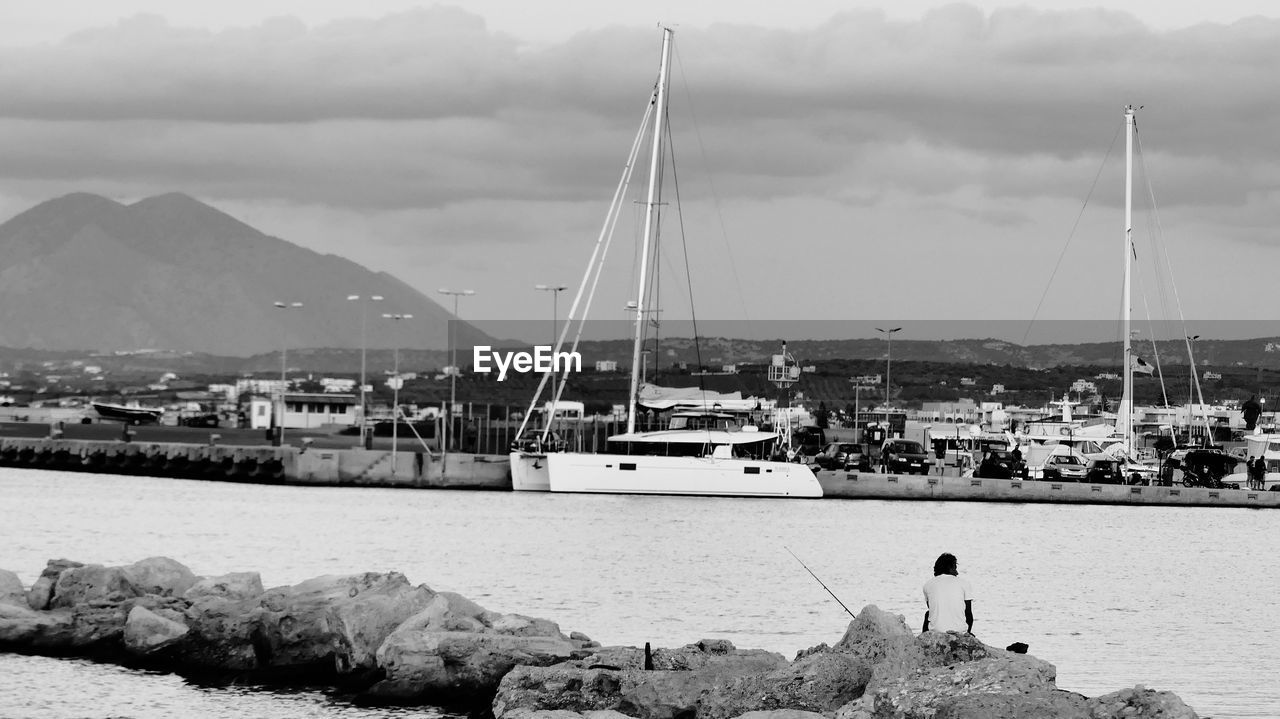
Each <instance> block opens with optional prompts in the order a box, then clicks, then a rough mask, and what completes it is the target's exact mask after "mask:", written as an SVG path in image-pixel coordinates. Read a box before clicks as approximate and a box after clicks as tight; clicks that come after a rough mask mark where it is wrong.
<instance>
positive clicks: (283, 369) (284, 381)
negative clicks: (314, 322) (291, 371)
mask: <svg viewBox="0 0 1280 719" xmlns="http://www.w3.org/2000/svg"><path fill="white" fill-rule="evenodd" d="M275 306H276V307H278V308H280V309H282V310H287V309H292V308H297V307H301V306H302V303H301V302H276V303H275ZM288 349H289V334H288V333H287V332H281V333H280V415H279V418H280V419H279V422H277V425H278V427H277V428H276V431H277V433H278V436H279V438H280V446H281V447H283V446H284V413H285V409H286V407H287V404H286V402H285V398H284V393H285V392H286V391H287V390H288V389H289V380H288V378H287V377H286V375H287V373H288V364H287V362H286V360H285V354H286V353H287V352H288Z"/></svg>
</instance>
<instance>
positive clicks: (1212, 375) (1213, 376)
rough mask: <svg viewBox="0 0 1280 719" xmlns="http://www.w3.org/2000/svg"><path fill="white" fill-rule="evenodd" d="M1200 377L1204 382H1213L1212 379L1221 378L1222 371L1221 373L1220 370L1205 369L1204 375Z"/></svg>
mask: <svg viewBox="0 0 1280 719" xmlns="http://www.w3.org/2000/svg"><path fill="white" fill-rule="evenodd" d="M1201 379H1202V380H1203V381H1205V382H1213V381H1215V380H1220V379H1222V373H1221V372H1209V371H1207V370H1206V371H1205V373H1204V375H1203V377H1202V378H1201Z"/></svg>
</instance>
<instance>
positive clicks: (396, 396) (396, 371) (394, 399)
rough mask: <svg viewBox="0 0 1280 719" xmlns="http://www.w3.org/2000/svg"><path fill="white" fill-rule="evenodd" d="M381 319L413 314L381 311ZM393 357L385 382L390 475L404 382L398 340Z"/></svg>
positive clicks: (394, 454)
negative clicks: (388, 394)
mask: <svg viewBox="0 0 1280 719" xmlns="http://www.w3.org/2000/svg"><path fill="white" fill-rule="evenodd" d="M382 318H383V319H386V320H393V321H399V320H411V319H413V315H406V314H386V313H383V315H382ZM392 354H393V356H394V357H395V359H394V360H393V361H392V362H393V366H392V370H391V379H390V380H388V381H387V384H389V385H391V476H392V477H395V476H396V440H397V439H398V438H399V429H400V386H401V385H403V384H404V380H402V379H400V342H399V341H397V342H396V343H395V350H394V351H393V353H392Z"/></svg>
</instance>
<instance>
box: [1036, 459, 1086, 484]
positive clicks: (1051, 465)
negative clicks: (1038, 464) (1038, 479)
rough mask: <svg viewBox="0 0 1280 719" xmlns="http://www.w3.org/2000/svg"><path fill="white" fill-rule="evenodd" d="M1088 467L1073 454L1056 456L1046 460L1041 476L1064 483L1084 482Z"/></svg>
mask: <svg viewBox="0 0 1280 719" xmlns="http://www.w3.org/2000/svg"><path fill="white" fill-rule="evenodd" d="M1087 472H1088V467H1087V466H1086V465H1085V463H1084V461H1083V460H1082V459H1080V458H1079V457H1077V456H1075V455H1073V454H1055V455H1051V456H1049V457H1046V458H1045V461H1044V467H1043V468H1042V473H1041V476H1042V477H1043V478H1044V479H1056V480H1060V481H1063V482H1083V481H1084V478H1085V474H1086V473H1087Z"/></svg>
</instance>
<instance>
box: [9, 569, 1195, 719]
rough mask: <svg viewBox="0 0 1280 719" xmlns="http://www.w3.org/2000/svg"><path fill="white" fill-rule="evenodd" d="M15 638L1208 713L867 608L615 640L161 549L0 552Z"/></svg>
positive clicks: (522, 698) (284, 676)
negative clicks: (708, 635) (810, 623)
mask: <svg viewBox="0 0 1280 719" xmlns="http://www.w3.org/2000/svg"><path fill="white" fill-rule="evenodd" d="M0 651H7V652H17V653H28V654H41V655H51V656H83V657H90V658H94V659H97V660H100V661H110V662H117V663H120V664H124V665H127V666H135V667H141V668H147V669H158V670H164V671H171V672H176V673H179V674H183V675H187V676H199V677H202V678H205V679H208V678H221V679H222V680H225V681H228V682H230V681H235V682H241V683H243V682H249V683H255V682H256V683H262V684H290V685H297V686H309V687H316V686H325V687H332V688H334V690H335V691H338V692H340V693H342V694H344V695H346V696H349V697H350V698H351V699H352V700H353V701H358V702H367V703H409V704H432V705H438V706H449V707H456V708H459V709H462V710H466V711H468V712H471V713H472V714H475V715H487V714H490V713H491V714H492V716H493V717H494V719H575V717H578V716H583V717H587V716H589V717H590V718H591V719H624V717H635V718H637V719H731V718H732V717H742V716H745V717H748V718H749V719H804V718H806V717H812V719H821V718H823V717H825V718H826V719H924V718H926V717H928V718H930V719H979V718H985V717H1004V718H1011V719H1021V718H1026V719H1030V718H1032V717H1036V718H1049V719H1058V718H1062V719H1112V718H1115V719H1120V718H1122V717H1123V718H1124V719H1157V718H1159V719H1193V718H1195V717H1197V715H1196V713H1195V712H1194V711H1192V710H1191V709H1190V708H1188V707H1187V706H1186V704H1184V703H1183V702H1182V701H1181V700H1180V699H1179V698H1178V697H1177V696H1176V695H1174V694H1172V693H1169V692H1160V691H1154V690H1150V689H1146V688H1144V687H1141V686H1138V687H1134V688H1130V689H1122V690H1120V691H1117V692H1113V693H1111V694H1107V695H1104V696H1100V697H1093V698H1090V697H1085V696H1083V695H1080V694H1076V693H1074V692H1068V691H1064V690H1061V689H1058V688H1057V686H1056V685H1055V683H1054V682H1055V677H1056V669H1055V668H1054V666H1053V665H1052V664H1050V663H1048V662H1045V661H1043V660H1040V659H1037V658H1035V657H1033V656H1030V655H1027V654H1017V653H1013V652H1010V651H1006V650H1004V649H998V648H995V647H990V646H987V645H985V644H983V643H982V642H980V641H978V640H977V639H976V638H974V637H972V636H968V635H960V634H955V633H939V632H925V633H923V634H919V635H917V634H915V633H914V632H913V631H912V630H911V629H910V628H909V627H908V626H907V624H906V621H905V620H904V618H903V617H902V616H901V615H894V614H889V613H887V612H883V611H881V610H879V609H877V608H876V607H875V606H867V607H865V608H864V609H863V610H862V611H861V612H860V613H859V615H858V617H857V618H856V619H854V620H853V621H851V622H850V623H849V626H848V629H847V630H846V631H845V634H844V636H843V637H842V638H841V639H840V640H839V641H838V642H836V643H835V645H833V646H828V645H826V644H821V645H819V646H817V647H813V648H811V649H807V650H804V651H802V652H800V653H799V654H797V655H796V657H795V658H794V659H793V660H788V659H786V658H785V657H783V656H782V655H780V654H777V653H774V652H768V651H763V650H757V649H738V648H736V647H734V646H733V645H732V644H731V643H729V642H727V641H725V640H716V639H703V640H701V641H698V642H695V643H693V644H689V645H686V646H683V647H676V648H657V649H652V650H651V649H650V648H649V647H648V646H646V647H644V648H637V647H621V646H602V645H601V644H600V643H598V642H595V641H592V640H591V639H589V638H588V637H586V636H585V635H583V634H580V633H578V632H570V633H569V634H565V633H564V632H563V631H561V629H560V627H559V626H558V625H557V624H556V623H555V622H552V621H549V620H547V619H538V618H534V617H528V616H524V615H520V614H504V613H501V612H494V611H489V610H487V609H485V608H483V607H481V606H479V605H478V604H476V603H475V602H472V601H470V600H468V599H467V598H465V597H463V596H461V595H458V594H455V593H452V592H436V591H433V590H431V589H430V588H429V587H427V586H426V585H418V586H413V585H411V584H410V583H409V580H408V579H406V578H405V577H404V576H403V575H401V574H399V573H396V572H389V573H372V572H370V573H364V574H353V575H326V576H322V577H315V578H313V579H309V580H307V581H304V582H302V583H300V584H296V585H293V586H285V587H275V588H271V589H265V588H264V587H263V585H262V580H261V578H260V576H259V575H258V574H257V573H256V572H239V573H233V574H227V575H223V576H214V577H199V576H196V575H195V574H194V573H193V572H192V571H191V570H190V569H188V568H187V567H185V566H183V565H182V564H181V563H179V562H177V561H175V560H173V559H169V558H167V557H152V558H149V559H144V560H141V561H139V562H136V563H134V564H131V565H128V566H121V567H106V566H102V565H98V564H83V563H80V562H74V561H69V560H65V559H59V560H51V561H50V562H49V563H48V564H47V566H46V567H45V568H44V570H43V571H42V572H41V574H40V576H39V578H38V579H36V581H35V582H34V583H33V584H32V586H30V587H25V586H23V584H22V582H21V581H20V580H19V578H18V576H17V575H16V574H14V573H13V572H12V571H8V570H4V569H0Z"/></svg>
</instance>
